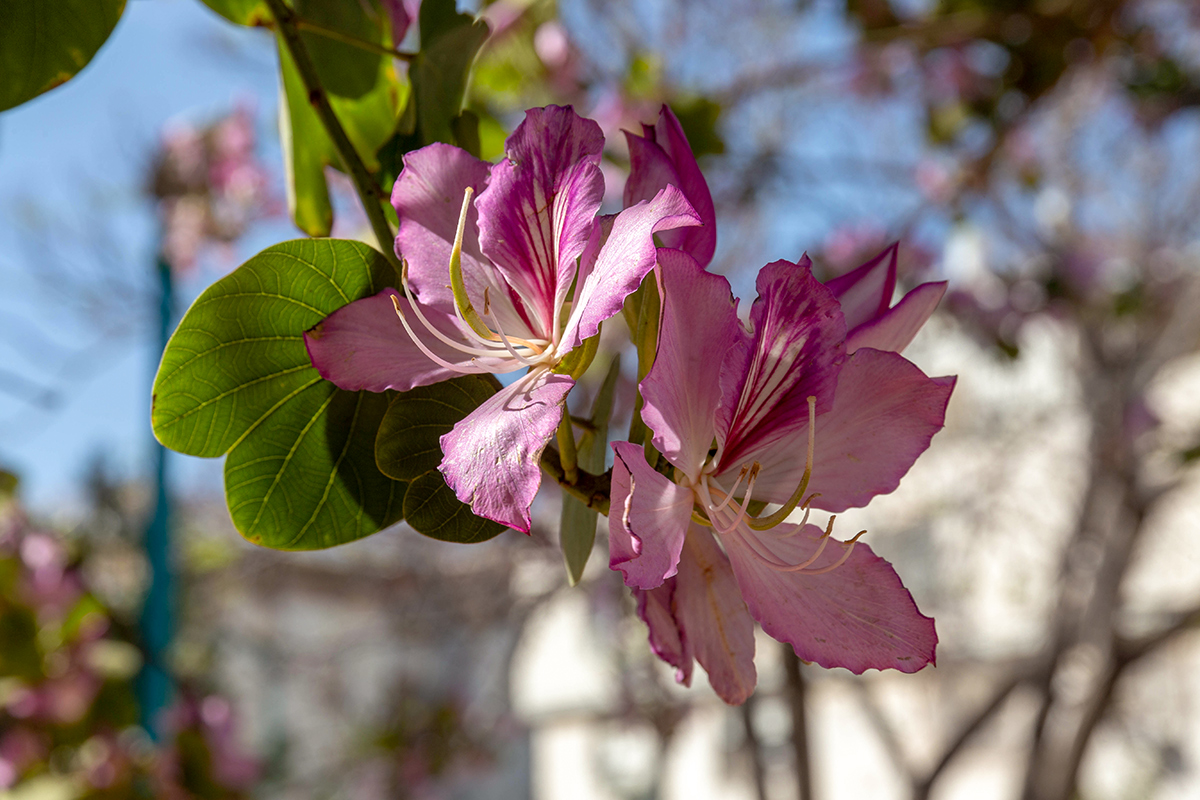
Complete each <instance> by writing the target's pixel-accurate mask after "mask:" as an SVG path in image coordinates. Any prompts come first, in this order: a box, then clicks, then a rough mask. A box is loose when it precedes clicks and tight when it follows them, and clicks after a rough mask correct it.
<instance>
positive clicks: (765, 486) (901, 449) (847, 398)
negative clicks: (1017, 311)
mask: <svg viewBox="0 0 1200 800" xmlns="http://www.w3.org/2000/svg"><path fill="white" fill-rule="evenodd" d="M953 388H954V379H953V378H929V377H926V375H925V374H924V373H923V372H921V370H919V369H917V367H915V366H914V365H913V364H912V363H911V362H909V361H908V360H906V359H905V358H904V357H902V356H900V355H897V354H896V353H887V352H883V351H881V350H871V349H869V348H865V349H862V350H859V351H857V352H856V353H855V354H854V355H852V356H851V357H850V358H848V359H847V360H846V366H845V367H843V368H842V373H841V377H840V378H839V379H838V388H837V397H836V398H835V399H834V402H833V408H832V410H830V411H829V413H827V414H821V415H818V416H817V423H816V452H815V456H814V459H813V462H814V463H813V473H812V481H811V482H810V483H809V486H808V491H809V492H817V493H819V494H820V496H819V497H817V498H816V499H815V500H813V506H814V507H816V508H822V509H825V510H827V511H843V510H845V509H847V508H851V507H858V506H864V505H866V504H867V503H868V502H869V501H870V500H871V498H872V497H874V496H875V495H879V494H887V493H888V492H891V491H893V490H894V489H895V488H896V487H897V486H899V485H900V479H901V478H902V477H904V474H905V473H906V472H908V470H909V468H910V467H911V466H912V465H913V462H914V461H916V459H917V456H919V455H920V454H921V453H923V452H925V449H926V448H927V447H929V442H930V440H931V439H932V438H933V435H934V434H935V433H937V432H938V431H939V430H941V428H942V425H943V422H944V421H945V417H946V403H947V402H949V400H950V392H951V391H952V390H953ZM804 436H805V438H806V436H807V434H804ZM804 448H805V445H804V444H803V443H802V442H801V433H800V432H799V431H797V432H795V433H794V434H793V438H792V441H790V442H788V441H786V440H784V441H780V442H778V443H776V444H775V445H773V446H772V447H771V448H769V449H768V450H766V451H763V452H759V453H756V454H755V457H756V458H757V459H758V460H759V462H760V463H761V464H762V471H761V472H760V473H759V479H758V482H757V483H756V484H755V489H754V495H755V497H757V498H760V499H763V500H770V501H772V502H783V501H784V500H785V499H786V498H787V497H788V496H789V495H790V494H791V493H792V492H793V491H795V488H796V485H797V483H799V480H800V476H801V474H802V473H803V471H804Z"/></svg>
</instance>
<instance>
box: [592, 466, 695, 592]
mask: <svg viewBox="0 0 1200 800" xmlns="http://www.w3.org/2000/svg"><path fill="white" fill-rule="evenodd" d="M612 447H613V452H614V453H615V454H616V459H615V460H614V462H613V489H612V499H611V502H610V506H609V514H608V527H609V536H610V541H612V542H616V543H617V545H616V547H613V546H612V545H611V544H610V547H612V550H611V551H610V552H611V555H610V561H609V566H610V567H612V568H613V569H619V570H620V571H621V572H622V573H623V574H624V575H625V585H626V586H629V587H631V588H634V589H653V588H654V587H655V586H659V585H661V584H662V582H663V581H664V580H666V579H667V578H669V577H671V576H672V575H674V574H675V571H676V570H677V569H678V567H679V553H680V551H682V550H683V539H684V536H685V535H686V534H687V529H688V524H689V520H690V518H691V516H692V504H693V499H692V491H691V490H690V489H686V488H684V487H682V486H680V485H678V484H676V483H673V482H672V481H670V480H669V479H668V478H667V477H666V476H665V475H663V474H662V473H660V472H656V471H655V470H654V469H652V468H651V467H650V465H649V464H647V463H646V458H645V456H644V455H643V451H642V448H641V447H639V446H637V445H635V444H632V443H630V442H613V446H612ZM619 472H623V474H620V475H618V473H619ZM631 553H632V556H631V555H630V554H631Z"/></svg>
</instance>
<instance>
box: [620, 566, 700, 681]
mask: <svg viewBox="0 0 1200 800" xmlns="http://www.w3.org/2000/svg"><path fill="white" fill-rule="evenodd" d="M633 597H634V599H635V600H637V615H638V616H639V617H640V618H641V620H642V622H645V623H646V627H647V628H649V629H650V649H651V650H653V651H654V655H656V656H658V657H659V658H661V659H662V660H663V661H665V662H667V663H668V664H670V665H671V666H672V667H674V668H675V680H676V681H678V682H679V683H682V684H683V685H684V686H691V685H692V664H693V662H692V650H691V648H690V647H688V645H687V640H686V639H685V638H684V635H683V631H682V630H680V628H679V623H678V622H677V621H676V620H675V612H674V611H673V610H672V609H673V608H674V598H675V579H674V578H667V580H666V581H664V582H663V584H662V585H661V586H657V587H655V588H653V589H634V590H633Z"/></svg>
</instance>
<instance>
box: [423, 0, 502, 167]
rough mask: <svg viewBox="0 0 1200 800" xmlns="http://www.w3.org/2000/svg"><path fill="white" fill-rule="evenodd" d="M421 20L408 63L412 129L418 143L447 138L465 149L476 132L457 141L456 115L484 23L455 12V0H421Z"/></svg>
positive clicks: (485, 33)
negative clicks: (414, 120)
mask: <svg viewBox="0 0 1200 800" xmlns="http://www.w3.org/2000/svg"><path fill="white" fill-rule="evenodd" d="M420 23H421V52H420V53H418V54H417V57H416V58H415V59H414V60H413V62H412V65H411V66H410V68H409V75H410V76H411V78H412V84H413V102H415V103H416V114H417V132H418V133H419V134H420V139H421V142H422V143H423V144H431V143H433V142H446V143H447V144H459V145H460V146H461V147H464V149H468V150H469V149H470V147H469V145H472V144H475V143H476V142H477V141H478V134H477V133H476V134H475V135H474V139H475V141H474V142H472V141H463V142H462V143H461V144H460V143H459V141H458V140H457V138H456V136H455V126H456V122H455V120H456V118H457V117H458V116H459V112H460V111H461V110H462V105H463V97H464V96H465V95H466V91H467V79H468V77H469V76H470V73H471V64H472V63H473V62H474V61H475V55H476V54H477V53H478V52H479V48H480V47H482V46H483V43H484V41H485V40H486V39H487V37H488V32H489V31H488V26H487V23H486V22H484V21H483V20H477V19H475V18H474V17H472V16H471V15H470V14H459V13H458V12H457V11H456V10H455V3H454V0H425V2H423V3H422V4H421V13H420ZM457 124H458V125H461V124H462V123H457ZM459 133H460V134H461V133H463V130H462V129H460V131H459ZM467 138H468V136H464V139H467ZM476 146H477V144H476Z"/></svg>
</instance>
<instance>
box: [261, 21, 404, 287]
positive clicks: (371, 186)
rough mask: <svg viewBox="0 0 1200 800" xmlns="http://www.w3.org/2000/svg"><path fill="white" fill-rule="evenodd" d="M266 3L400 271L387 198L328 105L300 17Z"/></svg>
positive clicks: (375, 228)
mask: <svg viewBox="0 0 1200 800" xmlns="http://www.w3.org/2000/svg"><path fill="white" fill-rule="evenodd" d="M266 3H267V6H268V7H269V8H270V9H271V15H272V16H274V17H275V23H276V29H277V30H278V32H279V35H280V37H282V38H283V43H284V46H286V47H287V49H288V53H290V54H291V56H292V61H294V62H295V64H296V71H297V72H299V73H300V80H301V81H303V82H304V88H305V90H306V91H307V92H308V102H309V103H311V104H312V107H313V109H314V110H315V111H316V112H317V116H318V117H319V118H320V120H321V124H322V125H323V126H324V127H325V132H326V133H328V134H329V138H330V140H331V141H332V142H333V147H334V149H335V150H336V151H337V154H338V156H339V157H340V158H341V160H342V165H343V166H344V167H345V170H346V173H347V174H348V175H349V176H350V180H351V181H353V183H354V189H355V191H356V192H357V193H358V198H359V200H361V201H362V204H363V210H364V211H366V214H367V219H368V220H369V221H370V223H371V230H373V231H374V232H375V238H376V239H377V240H378V241H379V249H380V250H381V251H382V252H383V254H384V256H385V257H386V258H387V259H388V261H389V262H391V264H392V266H393V267H395V269H396V273H397V274H399V273H400V259H398V258H396V253H395V247H394V245H393V242H394V241H395V234H394V233H393V232H392V226H391V225H389V224H388V221H387V217H386V216H384V213H383V207H382V205H381V204H382V203H383V202H384V201H386V200H387V199H388V198H387V197H385V196H384V193H383V190H382V189H381V188H379V184H377V183H376V182H375V180H374V178H372V177H371V173H369V172H367V168H366V165H364V164H363V162H362V159H361V158H359V156H358V151H357V150H355V149H354V145H353V144H351V143H350V138H349V137H348V136H346V131H345V129H344V128H342V123H341V122H340V121H339V120H338V118H337V114H335V113H334V111H333V106H331V105H330V104H329V97H328V96H327V95H326V94H325V89H324V87H322V86H321V79H320V78H319V77H318V76H317V70H316V67H314V66H313V62H312V59H311V58H310V57H309V55H308V48H307V47H305V45H304V40H303V39H301V38H300V31H299V30H298V28H297V23H298V22H299V18H298V17H297V16H296V12H295V11H293V10H292V9H291V8H290V7H289V6H288V5H287V3H285V2H284V1H283V0H266Z"/></svg>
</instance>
